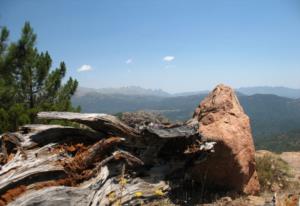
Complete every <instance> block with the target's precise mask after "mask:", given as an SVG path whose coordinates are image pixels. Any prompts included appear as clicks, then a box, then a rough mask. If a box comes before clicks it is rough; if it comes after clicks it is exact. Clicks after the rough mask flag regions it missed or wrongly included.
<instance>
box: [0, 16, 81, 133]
mask: <svg viewBox="0 0 300 206" xmlns="http://www.w3.org/2000/svg"><path fill="white" fill-rule="evenodd" d="M8 38H9V31H8V29H7V28H6V27H3V28H2V29H1V33H0V132H4V131H13V130H15V129H16V128H17V127H18V126H19V125H21V124H25V123H35V122H36V121H37V120H36V114H37V112H39V111H78V110H79V108H73V107H72V104H71V97H72V95H73V94H74V93H75V91H76V89H77V86H78V82H77V81H76V80H75V79H72V78H69V79H68V80H67V81H66V83H65V84H63V82H62V79H63V78H64V77H65V75H66V65H65V63H64V62H61V63H60V65H59V67H58V68H56V69H51V66H52V60H51V57H50V55H49V54H48V52H41V53H40V52H39V51H38V49H37V48H36V38H37V36H36V34H35V33H34V31H33V29H32V27H31V26H30V24H29V22H26V23H25V25H24V27H23V29H22V33H21V37H20V39H19V40H18V41H17V42H12V43H9V42H8Z"/></svg>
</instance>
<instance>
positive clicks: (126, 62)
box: [125, 59, 133, 64]
mask: <svg viewBox="0 0 300 206" xmlns="http://www.w3.org/2000/svg"><path fill="white" fill-rule="evenodd" d="M132 61H133V60H132V59H127V60H126V61H125V64H131V63H132Z"/></svg>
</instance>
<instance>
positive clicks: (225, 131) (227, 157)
mask: <svg viewBox="0 0 300 206" xmlns="http://www.w3.org/2000/svg"><path fill="white" fill-rule="evenodd" d="M194 119H195V120H197V121H198V122H199V132H200V134H202V135H203V136H204V137H205V138H207V139H208V140H211V141H215V142H217V144H216V145H215V153H212V154H211V155H210V156H209V157H208V161H205V162H203V163H199V164H196V165H195V166H194V167H193V169H192V170H191V172H192V176H193V177H194V179H196V180H197V181H199V182H202V183H204V184H205V185H206V186H207V187H212V188H215V189H221V190H234V191H238V192H243V193H246V194H255V193H257V192H258V191H259V189H260V186H259V182H258V178H257V173H256V170H255V157H254V155H255V148H254V143H253V138H252V134H251V127H250V121H249V118H248V116H247V115H246V114H245V113H244V110H243V108H242V107H241V105H240V103H239V101H238V99H237V97H236V95H235V93H234V90H233V89H231V88H230V87H228V86H225V85H218V86H217V87H216V88H215V89H214V90H213V91H212V92H211V93H210V94H209V95H208V96H207V97H206V98H205V99H204V100H203V101H202V102H201V103H200V105H199V106H198V107H197V108H196V110H195V112H194Z"/></svg>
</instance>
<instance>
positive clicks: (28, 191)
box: [0, 112, 213, 206]
mask: <svg viewBox="0 0 300 206" xmlns="http://www.w3.org/2000/svg"><path fill="white" fill-rule="evenodd" d="M38 116H39V118H42V119H57V120H69V121H73V122H78V123H81V124H84V125H86V126H88V127H90V128H92V129H93V130H94V131H93V130H89V129H86V128H73V127H63V126H58V125H25V126H23V127H21V129H20V131H18V132H16V133H14V134H13V135H15V136H16V138H17V139H18V140H19V142H18V143H17V144H16V145H17V146H16V148H15V150H14V152H11V153H9V154H8V156H9V158H7V161H6V162H4V163H2V168H1V170H0V205H6V204H10V205H24V206H25V205H57V204H59V205H120V204H125V203H127V204H129V205H139V204H141V203H143V202H144V203H145V202H151V201H152V200H153V199H156V198H161V197H162V196H164V194H167V192H168V191H169V190H170V189H172V188H171V187H170V185H169V184H168V183H167V182H168V181H169V179H168V178H170V177H171V176H172V175H173V174H176V175H177V176H178V175H182V178H183V176H184V172H185V167H189V164H192V162H193V161H197V160H199V158H200V159H202V155H203V154H204V153H207V152H210V151H212V150H213V143H207V142H204V141H202V137H201V136H200V135H199V134H198V132H197V127H196V126H195V124H191V123H188V124H182V125H170V124H169V125H160V124H157V123H155V124H154V123H150V124H147V125H137V126H136V127H135V128H132V127H130V126H128V125H126V124H125V123H124V122H122V121H120V120H119V119H118V118H116V117H114V116H111V115H106V114H80V113H68V112H43V113H39V115H38ZM4 140H5V138H3V141H2V143H3V142H5V141H4ZM18 148H22V151H24V154H25V155H26V157H27V159H26V158H24V155H22V151H21V149H18ZM2 152H5V151H2ZM0 154H1V153H0ZM124 163H126V164H127V165H128V166H127V167H126V168H127V169H126V171H125V173H124V172H122V167H121V166H122V165H123V164H124ZM179 170H181V171H183V173H181V172H177V171H179Z"/></svg>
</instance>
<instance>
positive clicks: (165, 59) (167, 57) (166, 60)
mask: <svg viewBox="0 0 300 206" xmlns="http://www.w3.org/2000/svg"><path fill="white" fill-rule="evenodd" d="M174 59H175V57H174V56H165V57H164V58H163V61H165V62H171V61H173V60H174Z"/></svg>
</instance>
